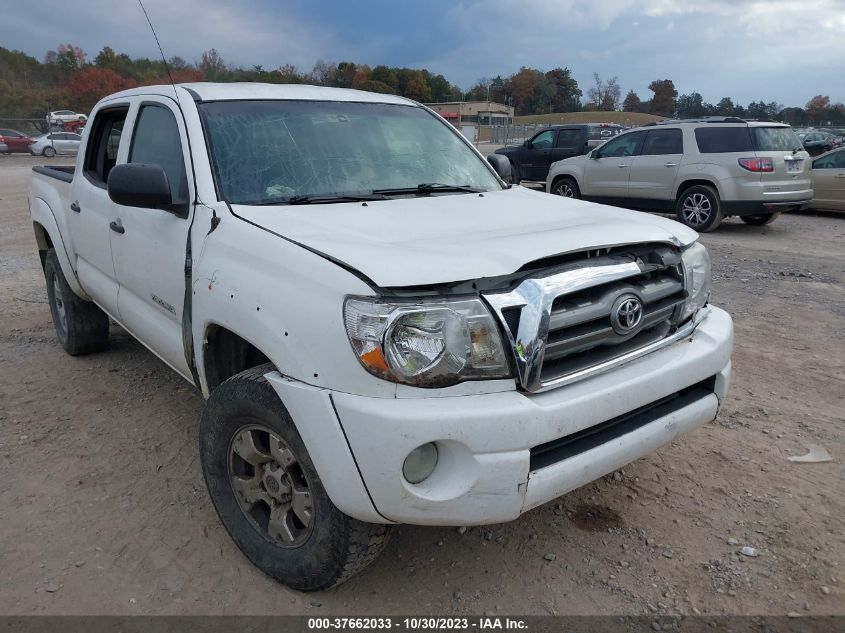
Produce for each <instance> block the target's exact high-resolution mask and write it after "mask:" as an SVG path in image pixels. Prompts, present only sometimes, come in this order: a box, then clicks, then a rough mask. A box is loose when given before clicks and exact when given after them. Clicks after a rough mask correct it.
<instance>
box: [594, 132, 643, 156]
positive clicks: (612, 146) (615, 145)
mask: <svg viewBox="0 0 845 633" xmlns="http://www.w3.org/2000/svg"><path fill="white" fill-rule="evenodd" d="M645 134H646V133H645V132H631V133H629V134H622V135H621V136H617V137H615V138H613V139H611V140H609V141H608V142H607V143H605V144H604V145H602V146H601V148H600V149H599V150H597V151H598V156H599V158H607V157H611V158H619V157H622V156H633V155H634V154H635V153H636V151H637V146H638V145H639V144H640V141H642V138H643V136H645Z"/></svg>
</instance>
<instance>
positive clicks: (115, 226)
mask: <svg viewBox="0 0 845 633" xmlns="http://www.w3.org/2000/svg"><path fill="white" fill-rule="evenodd" d="M109 228H110V229H111V230H112V231H114V232H115V233H120V234H121V235H122V234H124V233H126V229H124V228H123V224H121V222H120V218H117V220H112V221H111V222H109Z"/></svg>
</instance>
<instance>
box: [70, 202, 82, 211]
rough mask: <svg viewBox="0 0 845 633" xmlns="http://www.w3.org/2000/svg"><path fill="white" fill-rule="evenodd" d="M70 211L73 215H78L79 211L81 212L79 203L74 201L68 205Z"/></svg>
mask: <svg viewBox="0 0 845 633" xmlns="http://www.w3.org/2000/svg"><path fill="white" fill-rule="evenodd" d="M70 210H71V211H73V212H74V213H79V212H80V211H82V208H81V207H80V206H79V203H78V202H77V201H76V200H74V201H73V202H71V203H70Z"/></svg>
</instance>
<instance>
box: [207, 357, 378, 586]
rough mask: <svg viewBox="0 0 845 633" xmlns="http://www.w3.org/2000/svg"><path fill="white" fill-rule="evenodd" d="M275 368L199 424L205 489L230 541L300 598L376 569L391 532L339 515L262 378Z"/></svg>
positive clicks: (243, 384)
mask: <svg viewBox="0 0 845 633" xmlns="http://www.w3.org/2000/svg"><path fill="white" fill-rule="evenodd" d="M273 370H274V367H273V366H272V365H270V364H267V365H261V366H259V367H254V368H252V369H248V370H246V371H244V372H241V373H240V374H237V375H235V376H233V377H232V378H229V379H228V380H227V381H225V382H224V383H222V384H221V385H220V386H219V387H217V389H215V390H214V391H213V392H212V393H211V397H209V399H208V402H207V403H206V405H205V409H204V410H203V413H202V420H201V421H200V433H199V437H200V461H201V462H202V469H203V475H204V477H205V483H206V485H207V486H208V492H209V495H210V496H211V500H212V502H213V503H214V507H215V509H216V510H217V514H218V515H219V516H220V519H221V521H222V522H223V525H224V527H225V528H226V531H227V532H229V536H231V537H232V540H233V541H235V544H237V546H238V547H239V548H240V549H241V551H242V552H243V553H244V555H245V556H246V557H247V558H248V559H249V560H250V561H251V562H252V563H253V564H254V565H255V566H256V567H258V568H259V569H260V570H261V571H263V572H264V573H266V574H267V575H269V576H271V577H273V578H275V579H276V580H278V581H279V582H282V583H284V584H285V585H288V586H289V587H292V588H293V589H298V590H300V591H318V590H321V589H328V588H329V587H334V586H335V585H339V584H341V583H343V582H345V581H346V580H348V579H349V578H351V577H352V576H354V575H355V574H356V573H358V572H359V571H361V570H362V569H364V567H366V566H367V565H369V564H370V563H371V562H372V561H373V560H375V558H376V557H377V556H378V554H379V553H380V552H381V550H382V549H383V548H384V546H385V544H386V543H387V537H388V534H389V530H390V526H388V525H378V524H371V523H364V522H363V521H358V520H356V519H353V518H351V517H349V516H347V515H345V514H344V513H343V512H341V511H340V510H338V509H337V507H335V505H334V504H333V503H332V502H331V500H330V499H329V497H328V495H327V494H326V490H325V488H323V484H322V482H321V481H320V476H319V475H318V474H317V471H316V469H315V468H314V464H313V463H312V462H311V457H310V455H309V454H308V451H307V450H306V448H305V444H304V443H303V442H302V439H301V438H300V436H299V432H298V431H297V430H296V426H295V424H294V422H293V419H292V418H291V417H290V414H289V413H288V412H287V409H286V408H285V406H284V404H283V403H282V401H281V400H279V396H278V395H277V394H276V391H275V390H274V389H273V387H272V386H271V385H270V384H269V383H268V382H267V380H266V379H265V378H264V375H265V374H267V373H268V372H271V371H273Z"/></svg>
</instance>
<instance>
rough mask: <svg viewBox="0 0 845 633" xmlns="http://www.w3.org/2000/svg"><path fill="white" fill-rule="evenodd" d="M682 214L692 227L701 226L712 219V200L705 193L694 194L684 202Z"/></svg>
mask: <svg viewBox="0 0 845 633" xmlns="http://www.w3.org/2000/svg"><path fill="white" fill-rule="evenodd" d="M681 213H682V214H683V216H684V220H686V222H687V223H688V224H689V225H690V226H701V225H702V224H705V223H706V222H707V221H708V220H709V219H710V216H711V215H712V214H713V206H712V205H711V204H710V198H708V197H707V196H706V195H704V194H703V193H693V194H690V195H689V196H687V197H686V199H685V200H684V204H683V207H682V208H681Z"/></svg>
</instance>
